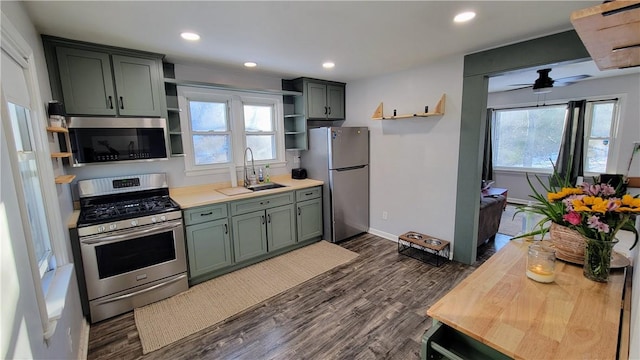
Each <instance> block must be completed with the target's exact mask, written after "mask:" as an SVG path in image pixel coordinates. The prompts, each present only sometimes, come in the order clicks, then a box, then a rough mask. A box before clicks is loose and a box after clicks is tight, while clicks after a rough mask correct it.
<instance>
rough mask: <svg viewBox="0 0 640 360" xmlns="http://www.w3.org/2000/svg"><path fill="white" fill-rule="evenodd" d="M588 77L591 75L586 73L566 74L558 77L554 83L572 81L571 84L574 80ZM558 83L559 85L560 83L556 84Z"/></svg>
mask: <svg viewBox="0 0 640 360" xmlns="http://www.w3.org/2000/svg"><path fill="white" fill-rule="evenodd" d="M590 77H591V75H587V74H582V75H575V76H567V77H563V78H560V79H556V80H555V83H554V84H557V83H572V84H573V83H575V82H576V81H579V80H583V79H586V78H590ZM558 85H560V84H558Z"/></svg>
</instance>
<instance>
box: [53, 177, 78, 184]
mask: <svg viewBox="0 0 640 360" xmlns="http://www.w3.org/2000/svg"><path fill="white" fill-rule="evenodd" d="M75 178H76V176H75V175H60V176H56V184H69V183H71V182H72V181H73V179H75Z"/></svg>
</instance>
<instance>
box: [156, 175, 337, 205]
mask: <svg viewBox="0 0 640 360" xmlns="http://www.w3.org/2000/svg"><path fill="white" fill-rule="evenodd" d="M271 181H272V182H274V183H277V184H281V185H284V187H281V188H276V189H269V190H261V191H252V192H248V193H245V192H242V193H239V194H237V195H225V194H223V193H222V192H220V191H218V190H223V191H224V189H229V183H226V184H205V185H195V186H187V187H181V188H171V189H169V196H171V198H172V199H173V200H174V201H175V202H177V203H178V205H180V208H182V209H188V208H192V207H196V206H202V205H211V204H216V203H222V202H227V201H234V200H240V199H249V198H252V197H257V196H264V195H271V194H277V193H282V192H286V191H291V190H299V189H305V188H309V187H314V186H320V185H322V184H324V183H323V182H322V181H318V180H313V179H304V180H295V179H292V178H291V176H290V175H279V176H274V177H272V178H271ZM239 188H240V189H239V190H242V189H244V188H242V187H239ZM234 189H235V188H234ZM225 192H229V193H231V192H232V191H225Z"/></svg>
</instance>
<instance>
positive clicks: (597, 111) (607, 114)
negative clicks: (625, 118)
mask: <svg viewBox="0 0 640 360" xmlns="http://www.w3.org/2000/svg"><path fill="white" fill-rule="evenodd" d="M612 119H613V103H598V104H593V119H592V122H591V137H601V138H602V137H604V138H608V137H609V135H610V133H611V121H612Z"/></svg>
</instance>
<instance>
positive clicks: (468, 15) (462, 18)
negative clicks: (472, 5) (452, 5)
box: [453, 11, 476, 23]
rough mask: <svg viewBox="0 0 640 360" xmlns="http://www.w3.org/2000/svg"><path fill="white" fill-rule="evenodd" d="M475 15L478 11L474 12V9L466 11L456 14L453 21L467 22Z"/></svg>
mask: <svg viewBox="0 0 640 360" xmlns="http://www.w3.org/2000/svg"><path fill="white" fill-rule="evenodd" d="M474 17H476V13H474V12H473V11H465V12H461V13H460V14H458V15H456V17H454V18H453V21H454V22H457V23H462V22H467V21H469V20H471V19H473V18H474Z"/></svg>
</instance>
